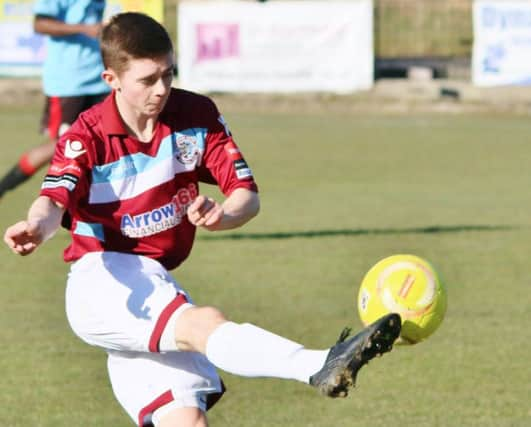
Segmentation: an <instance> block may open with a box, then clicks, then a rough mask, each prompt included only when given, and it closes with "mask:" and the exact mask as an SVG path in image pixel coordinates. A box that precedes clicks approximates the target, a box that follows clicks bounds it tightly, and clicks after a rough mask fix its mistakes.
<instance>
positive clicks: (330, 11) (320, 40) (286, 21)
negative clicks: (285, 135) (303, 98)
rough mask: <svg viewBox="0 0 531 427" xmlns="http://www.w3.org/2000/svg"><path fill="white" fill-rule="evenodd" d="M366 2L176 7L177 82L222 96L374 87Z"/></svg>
mask: <svg viewBox="0 0 531 427" xmlns="http://www.w3.org/2000/svg"><path fill="white" fill-rule="evenodd" d="M372 22H373V20H372V0H359V1H306V2H303V1H283V2H264V3H261V2H241V1H216V2H181V3H180V4H179V11H178V39H179V46H178V48H179V49H178V52H179V60H178V65H179V80H180V84H181V86H182V87H184V88H188V89H192V90H198V91H206V92H208V91H220V92H279V93H280V92H315V91H318V92H336V93H347V92H352V91H356V90H360V89H368V88H370V87H371V86H372V84H373V80H374V75H373V67H374V65H373V62H374V52H373V37H372V32H373V24H372Z"/></svg>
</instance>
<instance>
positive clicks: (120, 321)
mask: <svg viewBox="0 0 531 427" xmlns="http://www.w3.org/2000/svg"><path fill="white" fill-rule="evenodd" d="M192 306H193V303H192V301H191V299H190V297H189V296H188V294H187V293H186V292H185V291H184V290H183V289H181V287H180V286H179V285H178V283H177V282H176V281H175V280H174V279H173V277H172V276H171V275H170V274H169V273H168V271H167V270H166V269H165V268H164V267H163V266H162V265H161V264H159V263H158V262H157V261H155V260H152V259H150V258H147V257H143V256H139V255H132V254H123V253H117V252H92V253H88V254H86V255H84V256H83V257H82V258H81V259H79V260H78V261H76V262H75V263H74V264H72V266H71V269H70V273H69V276H68V281H67V287H66V313H67V317H68V321H69V322H70V326H71V327H72V329H73V331H74V332H75V333H76V334H77V335H78V336H79V337H80V338H81V339H82V340H83V341H85V342H87V343H89V344H91V345H95V346H99V347H102V348H104V349H105V350H107V352H108V355H109V357H108V364H107V366H108V371H109V376H110V380H111V384H112V387H113V391H114V394H115V396H116V397H117V399H118V401H119V402H120V403H121V405H122V406H123V407H124V409H125V410H126V412H127V413H128V414H129V415H130V416H131V417H132V418H133V419H134V420H135V421H136V422H138V424H139V426H141V427H142V426H143V425H150V423H153V424H154V425H157V421H158V420H157V418H158V417H159V416H160V415H161V413H162V412H163V411H165V410H166V409H171V408H174V407H175V408H176V407H197V408H200V409H201V410H203V411H204V410H206V409H207V408H208V407H209V406H211V405H212V404H213V403H214V402H215V401H217V399H219V397H220V396H221V394H222V393H223V385H222V382H221V380H220V378H219V376H218V374H217V372H216V369H215V367H214V366H213V365H212V364H211V363H210V362H209V361H208V360H207V359H206V357H204V356H203V355H202V354H200V353H193V352H179V351H177V349H176V348H175V344H174V342H173V340H166V341H164V340H161V338H162V337H164V336H172V335H173V333H172V331H170V334H168V330H169V328H171V326H172V325H173V322H174V320H175V319H176V318H177V317H178V316H179V314H180V313H182V311H184V310H186V309H187V308H190V307H192ZM170 319H171V320H172V321H171V322H169V320H170ZM170 341H172V342H171V343H170ZM172 346H173V347H172Z"/></svg>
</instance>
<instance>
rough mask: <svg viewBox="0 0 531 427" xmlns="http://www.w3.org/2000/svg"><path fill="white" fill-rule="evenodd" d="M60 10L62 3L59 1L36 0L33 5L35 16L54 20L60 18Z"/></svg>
mask: <svg viewBox="0 0 531 427" xmlns="http://www.w3.org/2000/svg"><path fill="white" fill-rule="evenodd" d="M62 9H63V6H62V2H61V1H59V0H37V1H36V2H35V4H34V5H33V13H34V14H35V15H42V16H49V17H51V18H56V19H60V18H61V10H62Z"/></svg>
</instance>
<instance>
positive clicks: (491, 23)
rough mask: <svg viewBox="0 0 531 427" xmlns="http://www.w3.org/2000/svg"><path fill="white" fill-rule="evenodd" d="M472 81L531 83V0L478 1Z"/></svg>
mask: <svg viewBox="0 0 531 427" xmlns="http://www.w3.org/2000/svg"><path fill="white" fill-rule="evenodd" d="M472 81H473V83H474V84H476V85H478V86H499V85H529V84H531V1H524V0H520V1H503V0H502V1H500V0H498V1H492V0H490V1H488V0H476V1H475V3H474V51H473V57H472Z"/></svg>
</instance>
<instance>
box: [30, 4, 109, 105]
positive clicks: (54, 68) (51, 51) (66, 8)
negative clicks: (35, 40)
mask: <svg viewBox="0 0 531 427" xmlns="http://www.w3.org/2000/svg"><path fill="white" fill-rule="evenodd" d="M104 9H105V0H37V1H36V3H35V6H34V8H33V12H34V14H35V15H42V16H46V17H50V18H53V19H57V20H58V21H62V22H65V23H67V24H96V23H98V22H101V21H102V19H103V12H104ZM102 71H103V63H102V61H101V54H100V46H99V41H98V40H96V39H93V38H91V37H88V36H86V35H84V34H72V35H69V36H59V37H52V36H46V58H45V60H44V66H43V70H42V82H43V86H44V93H45V94H46V95H47V96H80V95H95V94H100V93H105V92H108V91H109V87H108V86H107V84H106V83H105V82H104V81H103V79H102V78H101V72H102Z"/></svg>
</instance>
